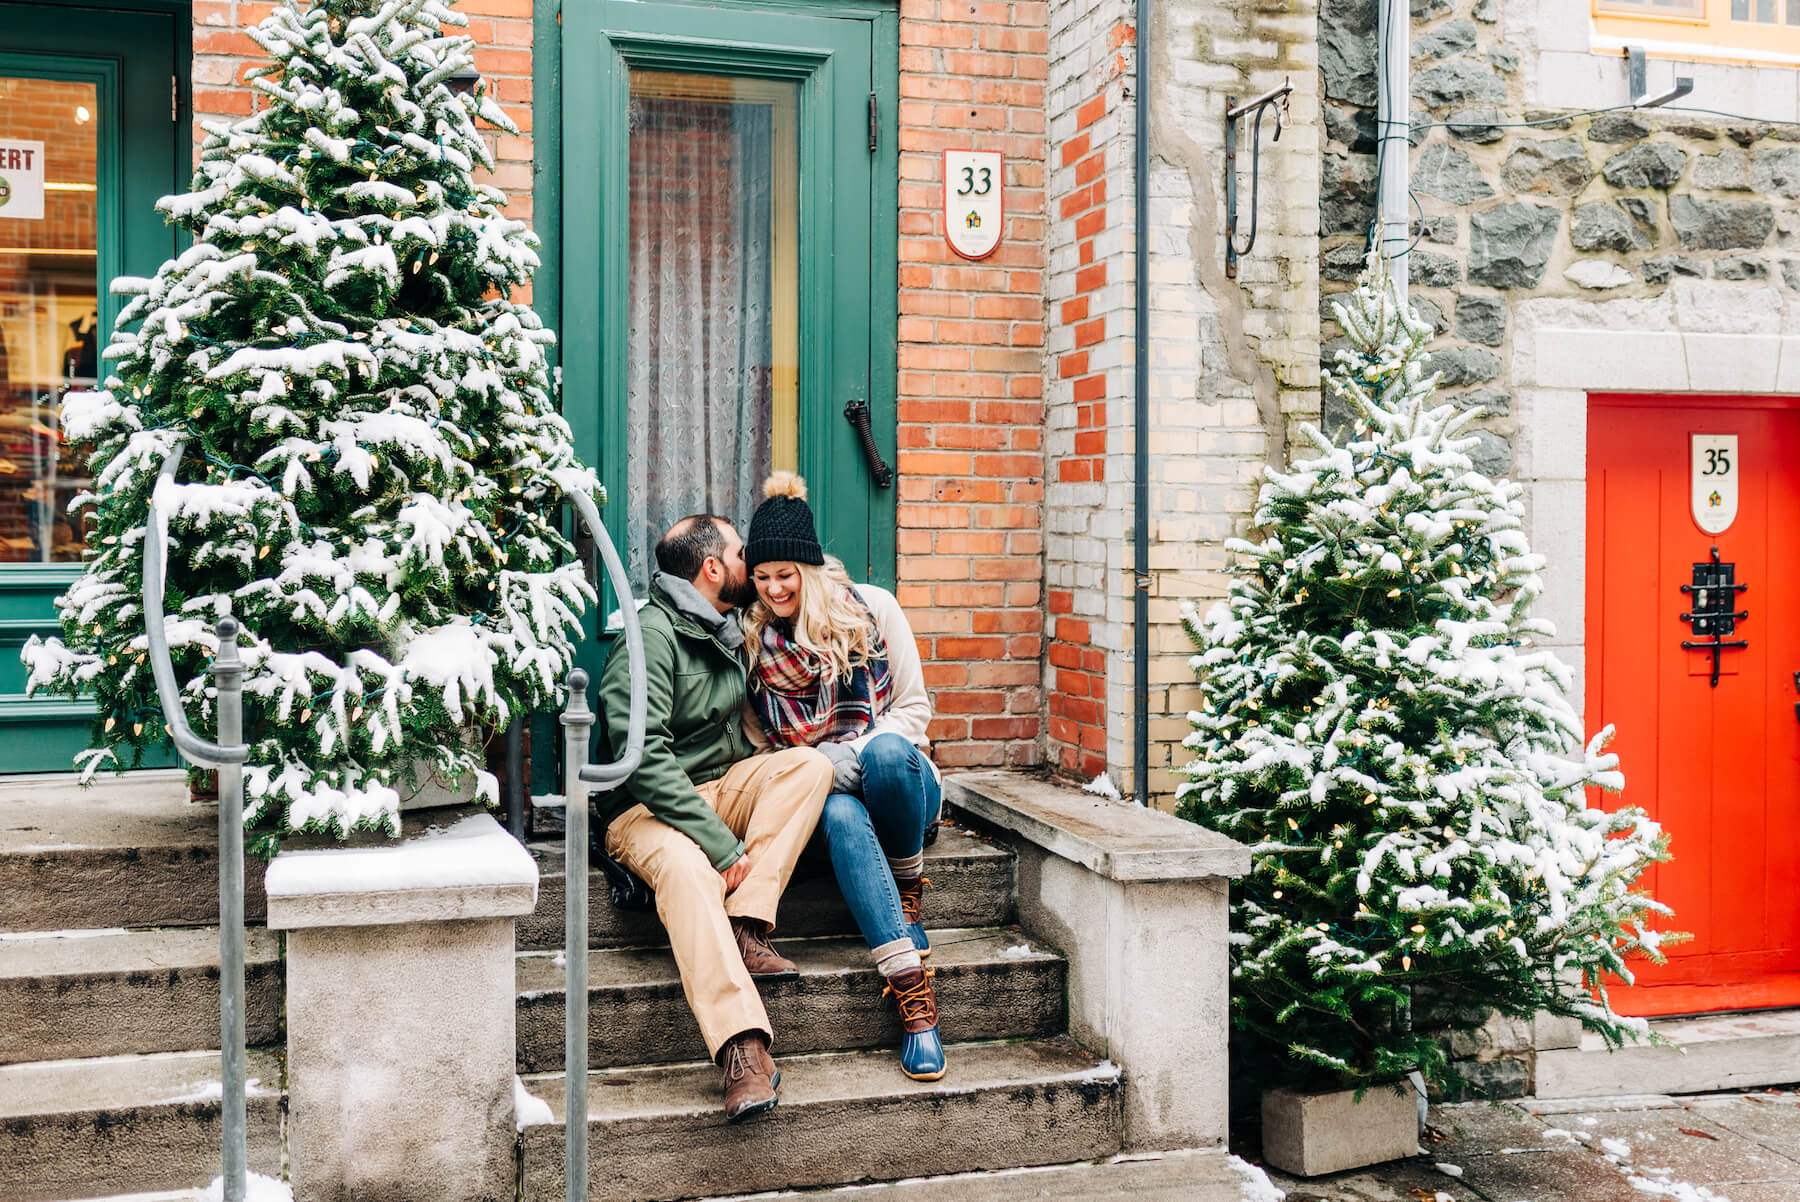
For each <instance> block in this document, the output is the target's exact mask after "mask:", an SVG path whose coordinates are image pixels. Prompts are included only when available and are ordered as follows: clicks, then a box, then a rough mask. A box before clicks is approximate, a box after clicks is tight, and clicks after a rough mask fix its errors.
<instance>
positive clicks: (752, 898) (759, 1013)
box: [606, 747, 831, 1059]
mask: <svg viewBox="0 0 1800 1202" xmlns="http://www.w3.org/2000/svg"><path fill="white" fill-rule="evenodd" d="M830 789H831V761H829V760H827V759H826V758H825V757H824V756H823V755H821V754H820V753H819V752H817V751H814V750H813V749H812V748H810V747H791V748H788V749H786V750H784V751H777V752H775V753H773V754H771V755H758V756H752V757H751V758H750V759H747V760H740V761H739V762H738V763H736V764H733V765H732V767H731V771H729V772H727V773H726V774H725V775H724V776H722V777H720V778H719V779H718V780H715V781H711V782H709V783H707V784H704V785H701V786H699V792H700V796H701V797H704V798H705V799H706V804H708V805H710V806H711V807H712V808H713V809H714V810H715V811H717V813H718V815H719V817H720V818H722V819H724V821H725V825H726V826H728V827H730V828H731V832H732V833H733V834H734V835H736V836H737V837H738V838H740V839H742V840H743V841H744V845H745V848H746V849H747V850H746V853H745V854H747V855H748V856H749V857H750V865H751V867H750V875H749V876H748V877H746V878H745V879H744V882H743V884H741V885H739V886H738V887H737V888H736V889H734V890H732V892H731V893H730V895H729V896H727V894H726V893H725V878H724V877H723V876H721V875H720V874H719V871H718V870H717V869H716V868H714V867H713V866H712V862H711V861H710V860H708V859H707V858H706V853H705V852H703V851H701V850H700V845H699V844H697V843H695V842H694V841H693V840H692V839H690V838H688V837H687V836H686V835H684V834H682V833H681V832H680V831H678V830H676V829H675V828H674V827H672V826H670V825H669V824H668V823H666V822H663V821H662V820H661V819H660V818H656V817H653V816H652V815H651V813H650V811H649V810H648V809H647V808H646V807H644V806H642V805H635V806H632V807H631V808H630V809H629V810H626V811H625V812H624V813H623V814H620V815H619V816H618V817H617V818H615V819H614V820H613V822H612V825H611V826H609V827H608V828H607V831H606V853H607V854H608V855H610V856H611V857H612V858H613V859H615V860H618V861H619V862H620V863H622V864H624V865H625V866H626V867H627V868H629V869H631V870H632V871H633V872H635V873H637V874H638V875H639V876H640V877H642V878H644V883H645V884H647V885H649V886H650V887H651V888H652V889H654V890H656V912H657V915H658V916H659V917H661V918H662V923H663V927H664V929H665V930H667V931H668V933H669V946H670V948H671V949H673V951H674V952H675V965H676V967H677V968H679V969H680V970H681V988H682V989H683V991H685V992H686V994H687V1001H688V1009H690V1010H692V1011H693V1012H694V1018H695V1019H696V1020H698V1021H699V1023H700V1034H701V1036H702V1037H703V1038H704V1039H705V1040H706V1051H707V1054H708V1055H709V1056H712V1057H714V1058H715V1059H716V1058H717V1057H718V1054H719V1049H720V1048H721V1047H723V1046H724V1045H725V1041H726V1040H728V1039H730V1038H731V1037H732V1036H733V1035H737V1034H740V1033H741V1032H744V1031H761V1032H762V1033H763V1034H765V1035H767V1036H769V1037H770V1039H771V1041H772V1040H773V1038H774V1032H773V1031H772V1030H770V1028H769V1015H768V1012H767V1011H766V1010H764V1009H763V1004H762V997H761V996H760V995H759V994H758V993H757V992H756V983H755V982H754V981H753V980H751V978H750V973H749V971H748V970H746V969H745V968H744V959H743V956H742V955H741V954H740V953H739V951H738V946H737V939H736V938H735V937H734V936H733V935H732V933H731V923H730V919H732V918H757V919H761V920H762V921H763V922H766V923H768V924H769V925H770V926H771V927H773V926H774V925H775V909H776V907H777V906H778V905H779V904H780V902H781V893H782V890H784V889H786V888H787V883H788V877H789V876H791V875H793V871H794V862H795V861H796V860H798V859H799V858H800V852H801V850H802V849H804V848H805V847H806V841H807V840H808V839H809V838H811V837H812V832H813V827H814V826H816V825H818V821H819V813H820V811H821V810H822V809H823V808H824V806H825V794H826V793H827V792H829V791H830Z"/></svg>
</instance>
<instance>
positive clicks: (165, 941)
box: [0, 927, 282, 1064]
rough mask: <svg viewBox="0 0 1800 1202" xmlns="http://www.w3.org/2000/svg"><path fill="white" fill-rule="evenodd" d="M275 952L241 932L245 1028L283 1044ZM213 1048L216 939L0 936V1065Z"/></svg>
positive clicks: (259, 936)
mask: <svg viewBox="0 0 1800 1202" xmlns="http://www.w3.org/2000/svg"><path fill="white" fill-rule="evenodd" d="M281 983H282V971H281V947H280V942H279V940H277V939H276V937H275V936H274V935H273V934H271V933H270V932H269V931H267V930H265V929H263V928H262V927H251V928H249V929H248V930H246V931H245V939H244V990H245V999H244V1000H245V1005H244V1026H245V1030H246V1032H247V1033H248V1037H249V1040H250V1043H251V1045H252V1046H258V1045H264V1044H273V1043H277V1042H279V1041H280V1039H281V995H282V990H281ZM218 1042H219V930H218V928H217V927H164V928H159V929H153V930H148V931H123V930H101V931H61V932H55V933H47V932H41V931H34V932H28V933H25V934H12V935H0V1064H13V1063H17V1062H19V1061H23V1060H66V1059H73V1058H76V1057H89V1056H119V1055H125V1054H127V1053H136V1052H184V1051H189V1050H191V1049H194V1048H206V1047H210V1046H211V1045H213V1044H216V1043H218Z"/></svg>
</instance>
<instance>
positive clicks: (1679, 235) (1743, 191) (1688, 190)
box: [1319, 0, 1800, 473]
mask: <svg viewBox="0 0 1800 1202" xmlns="http://www.w3.org/2000/svg"><path fill="white" fill-rule="evenodd" d="M1412 14H1413V41H1412V72H1413V75H1412V95H1413V112H1412V130H1411V141H1412V155H1411V162H1410V180H1411V188H1412V193H1413V196H1414V198H1415V200H1416V207H1415V209H1414V211H1413V222H1414V224H1413V229H1414V233H1415V236H1416V239H1417V241H1416V243H1415V244H1414V246H1413V248H1412V250H1411V252H1410V258H1411V279H1412V298H1413V301H1414V303H1415V304H1416V305H1417V306H1418V308H1419V310H1420V312H1421V313H1422V314H1423V315H1424V316H1425V317H1426V318H1427V319H1428V320H1430V321H1431V322H1432V323H1433V324H1434V325H1435V327H1436V328H1437V330H1438V335H1439V336H1438V338H1437V340H1436V341H1435V342H1434V343H1433V349H1432V361H1433V365H1434V367H1435V368H1436V370H1438V371H1440V372H1441V373H1443V378H1442V380H1441V381H1440V387H1441V389H1442V391H1443V392H1444V393H1445V394H1446V395H1448V396H1449V397H1451V398H1452V399H1454V400H1455V401H1456V403H1457V404H1459V405H1464V406H1468V407H1474V406H1480V407H1481V408H1482V409H1483V410H1484V411H1485V413H1486V415H1487V416H1486V417H1485V418H1484V420H1483V421H1482V423H1481V426H1482V429H1481V432H1480V437H1481V438H1482V440H1483V443H1482V446H1481V447H1480V449H1479V457H1478V458H1479V463H1480V465H1481V466H1482V467H1483V468H1484V469H1486V470H1488V471H1491V472H1495V473H1505V472H1509V471H1511V470H1512V467H1513V440H1514V437H1515V435H1516V434H1517V433H1518V427H1517V424H1516V415H1515V414H1514V413H1513V384H1512V381H1511V380H1510V379H1509V377H1508V368H1507V365H1508V364H1509V363H1510V362H1511V361H1512V358H1513V356H1512V345H1511V338H1512V336H1513V324H1514V323H1513V320H1512V318H1513V310H1514V306H1515V305H1516V304H1518V303H1519V302H1520V301H1522V300H1524V299H1526V298H1534V299H1535V298H1543V297H1579V298H1586V299H1607V300H1611V299H1614V298H1629V297H1655V296H1660V295H1661V294H1662V293H1664V292H1665V291H1666V290H1668V289H1669V288H1670V286H1671V284H1672V283H1673V282H1674V281H1676V280H1679V279H1682V278H1684V277H1686V278H1702V279H1704V278H1711V279H1714V280H1727V281H1750V282H1757V281H1761V282H1763V285H1764V286H1765V287H1768V286H1776V287H1780V288H1782V289H1784V290H1786V291H1789V292H1795V291H1800V145H1797V144H1796V143H1800V128H1796V127H1794V126H1780V125H1768V124H1764V123H1760V122H1753V121H1741V120H1739V121H1734V120H1728V119H1724V118H1718V117H1711V116H1704V115H1699V114H1692V113H1684V112H1678V111H1670V110H1648V111H1641V112H1616V113H1601V114H1596V115H1592V116H1583V115H1574V114H1567V113H1562V112H1547V111H1541V110H1537V109H1534V108H1531V107H1529V106H1528V105H1527V103H1526V101H1525V99H1524V93H1525V88H1524V81H1523V78H1522V73H1521V64H1520V60H1519V54H1518V52H1517V51H1516V50H1514V49H1512V48H1511V47H1512V45H1513V44H1516V43H1518V42H1519V41H1521V40H1522V39H1521V38H1515V39H1512V40H1511V41H1509V39H1508V36H1507V30H1506V29H1505V27H1504V23H1503V17H1502V13H1501V8H1500V5H1499V4H1498V3H1497V2H1496V0H1412ZM1319 64H1320V75H1321V77H1322V79H1321V87H1322V92H1323V96H1324V102H1323V107H1324V111H1323V118H1324V127H1325V136H1326V141H1325V146H1324V151H1323V155H1322V166H1321V170H1320V234H1321V246H1320V252H1321V254H1320V274H1321V277H1322V285H1321V293H1322V295H1321V313H1320V316H1321V320H1322V322H1323V326H1322V331H1321V332H1322V335H1323V337H1324V342H1323V343H1322V346H1321V354H1322V356H1323V359H1324V361H1325V362H1326V363H1327V364H1329V363H1330V361H1331V359H1332V357H1333V355H1334V354H1335V353H1336V351H1337V350H1338V348H1339V347H1341V346H1342V345H1343V342H1342V339H1341V337H1340V336H1339V332H1338V330H1337V327H1336V325H1335V323H1334V322H1333V321H1332V320H1331V316H1332V315H1331V301H1332V296H1333V294H1334V293H1336V292H1339V291H1342V290H1344V289H1346V288H1348V287H1349V286H1350V284H1351V282H1353V281H1354V280H1355V278H1356V276H1357V273H1358V272H1359V271H1360V270H1361V268H1362V263H1363V254H1364V247H1365V244H1366V239H1367V236H1368V232H1369V228H1370V223H1371V222H1372V221H1373V220H1374V216H1375V178H1376V166H1375V151H1376V146H1375V140H1376V116H1375V89H1376V82H1375V80H1376V77H1375V4H1374V2H1373V0H1322V4H1321V11H1320V15H1319ZM1624 100H1625V97H1624V96H1623V95H1620V96H1596V97H1595V98H1594V103H1595V105H1596V106H1606V105H1610V104H1619V103H1623V102H1624ZM1691 103H1693V104H1696V105H1701V104H1704V103H1705V98H1704V97H1702V96H1698V95H1696V96H1695V97H1694V98H1693V100H1692V101H1691ZM1527 122H1528V123H1531V124H1530V126H1529V127H1528V128H1514V127H1512V126H1513V125H1514V123H1527ZM1324 416H1325V422H1326V426H1327V428H1328V429H1330V428H1333V427H1334V426H1336V425H1337V424H1339V423H1341V421H1342V419H1343V414H1342V413H1341V412H1338V411H1336V408H1335V406H1334V404H1333V402H1332V401H1331V399H1330V398H1327V399H1326V402H1325V415H1324Z"/></svg>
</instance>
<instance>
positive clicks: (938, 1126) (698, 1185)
mask: <svg viewBox="0 0 1800 1202" xmlns="http://www.w3.org/2000/svg"><path fill="white" fill-rule="evenodd" d="M947 1055H948V1060H949V1065H950V1071H949V1074H948V1075H947V1076H946V1077H945V1078H944V1079H943V1080H941V1081H930V1082H926V1081H911V1080H908V1079H907V1078H906V1077H905V1076H903V1075H901V1072H900V1068H899V1065H898V1064H897V1063H896V1062H895V1059H894V1055H893V1053H891V1052H888V1051H885V1050H884V1051H880V1052H829V1053H820V1054H814V1055H798V1056H785V1055H784V1056H781V1057H779V1060H780V1065H781V1071H782V1074H783V1075H782V1082H781V1102H780V1104H779V1105H778V1106H777V1107H776V1108H775V1109H774V1110H773V1111H772V1112H771V1113H769V1114H767V1115H763V1116H760V1117H758V1118H755V1119H753V1120H751V1121H749V1122H745V1123H741V1124H737V1125H731V1124H728V1123H726V1121H725V1117H724V1114H723V1112H722V1111H721V1109H720V1080H719V1070H718V1069H717V1068H716V1067H714V1066H713V1065H711V1064H708V1063H704V1062H703V1063H699V1064H686V1065H665V1066H659V1067H647V1068H630V1069H610V1070H604V1071H600V1072H595V1073H593V1074H591V1076H590V1079H589V1094H588V1097H589V1103H588V1114H589V1120H588V1130H589V1145H588V1147H589V1151H588V1155H589V1165H590V1170H589V1182H590V1189H589V1194H588V1196H589V1198H590V1199H594V1200H595V1202H610V1200H613V1199H620V1200H623V1199H646V1200H648V1199H675V1198H693V1197H703V1196H705V1195H708V1194H721V1193H748V1192H752V1191H755V1190H770V1189H795V1188H805V1187H808V1186H818V1185H838V1184H845V1183H849V1182H854V1181H864V1180H889V1179H897V1178H902V1177H910V1176H916V1175H918V1174H920V1173H921V1172H926V1171H930V1172H936V1173H958V1172H969V1171H973V1170H981V1169H1001V1168H1016V1167H1019V1166H1022V1165H1034V1164H1062V1163H1067V1162H1069V1161H1077V1160H1092V1159H1096V1158H1099V1157H1104V1156H1111V1155H1114V1154H1115V1153H1117V1152H1118V1150H1119V1144H1120V1130H1121V1122H1120V1096H1121V1081H1120V1076H1119V1070H1118V1068H1117V1067H1116V1066H1114V1065H1112V1064H1110V1063H1105V1062H1102V1061H1099V1060H1096V1059H1095V1058H1094V1057H1092V1056H1090V1055H1088V1054H1087V1053H1086V1052H1084V1051H1082V1050H1081V1049H1080V1048H1078V1047H1076V1046H1075V1045H1074V1044H1073V1043H1071V1042H1069V1041H1068V1040H1066V1039H1053V1040H1041V1041H1031V1042H1019V1043H981V1044H958V1045H953V1046H951V1047H950V1048H948V1049H947ZM525 1085H526V1088H527V1089H529V1090H530V1091H531V1092H532V1093H534V1094H536V1095H538V1096H539V1097H541V1098H543V1099H544V1100H545V1101H546V1102H548V1103H549V1105H550V1109H551V1112H552V1115H553V1116H554V1121H553V1122H552V1123H549V1124H545V1125H541V1126H527V1127H526V1128H525V1129H524V1131H523V1134H522V1142H523V1147H524V1165H525V1180H524V1187H525V1188H524V1197H525V1199H526V1200H527V1202H555V1200H557V1199H560V1198H562V1196H563V1126H562V1123H563V1080H562V1075H561V1074H560V1073H555V1074H547V1075H544V1076H537V1077H530V1078H527V1079H526V1082H525Z"/></svg>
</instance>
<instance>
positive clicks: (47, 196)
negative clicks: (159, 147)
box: [0, 75, 100, 563]
mask: <svg viewBox="0 0 1800 1202" xmlns="http://www.w3.org/2000/svg"><path fill="white" fill-rule="evenodd" d="M0 112H4V113H6V115H7V116H6V121H5V123H4V127H3V128H0V563H57V562H68V561H73V560H78V559H80V557H81V526H80V522H79V520H78V519H77V518H76V517H74V516H72V515H71V514H70V513H69V501H70V499H71V498H72V497H74V496H75V495H76V494H77V493H78V492H79V491H80V490H82V489H84V488H86V487H87V485H88V484H89V480H88V479H87V477H86V475H85V469H84V467H83V466H82V464H81V463H80V462H79V460H78V458H77V457H76V456H73V455H71V454H70V452H69V450H68V449H67V448H66V447H65V446H64V445H63V443H62V440H61V438H60V436H59V434H58V427H57V412H58V406H59V405H60V404H61V401H62V395H63V393H65V392H67V391H68V390H69V389H70V388H86V387H91V386H92V384H93V382H94V377H95V374H96V372H97V370H98V369H97V362H98V349H99V345H98V344H99V336H100V306H99V288H98V268H97V262H96V259H97V253H98V249H99V241H98V229H99V209H98V205H97V200H98V196H97V183H98V151H99V138H98V136H97V131H98V129H99V116H100V99H99V88H98V87H97V86H96V85H95V84H94V83H93V82H91V81H88V80H75V79H37V78H32V77H30V76H28V75H0Z"/></svg>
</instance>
